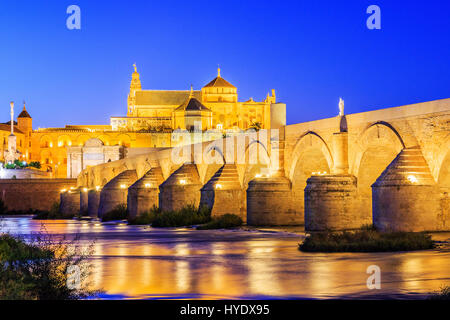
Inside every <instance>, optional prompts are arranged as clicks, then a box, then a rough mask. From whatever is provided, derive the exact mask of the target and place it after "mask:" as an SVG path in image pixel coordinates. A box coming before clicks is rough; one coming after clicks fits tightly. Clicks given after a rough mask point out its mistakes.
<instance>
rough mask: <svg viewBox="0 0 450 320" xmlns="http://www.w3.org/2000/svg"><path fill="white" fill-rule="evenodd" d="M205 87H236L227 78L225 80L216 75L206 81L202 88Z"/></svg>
mask: <svg viewBox="0 0 450 320" xmlns="http://www.w3.org/2000/svg"><path fill="white" fill-rule="evenodd" d="M207 87H227V88H236V87H235V86H233V85H232V84H231V83H229V82H228V81H227V80H225V79H224V78H222V77H216V78H214V79H213V80H212V81H211V82H210V83H208V84H207V85H206V86H204V87H203V88H207Z"/></svg>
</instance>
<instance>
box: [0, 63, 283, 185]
mask: <svg viewBox="0 0 450 320" xmlns="http://www.w3.org/2000/svg"><path fill="white" fill-rule="evenodd" d="M275 102H276V98H275V90H272V91H271V94H269V93H268V94H267V97H266V98H265V99H264V100H263V101H260V102H256V101H254V100H253V99H252V98H250V99H249V100H247V101H245V102H239V101H238V93H237V88H236V87H235V86H234V85H232V84H231V83H229V82H228V81H226V80H225V79H224V78H222V77H221V75H220V69H218V72H217V77H215V78H214V79H213V80H212V81H210V82H209V83H208V84H206V85H205V86H204V87H203V88H202V89H201V90H193V89H192V88H191V89H190V90H142V86H141V80H140V75H139V73H138V72H137V68H136V65H134V72H133V73H132V76H131V84H130V92H129V94H128V100H127V115H126V116H122V117H121V116H114V117H111V121H110V125H66V126H65V127H64V128H45V129H42V128H40V129H37V130H33V128H32V118H31V116H30V114H29V113H28V111H27V110H26V108H25V105H24V107H23V111H22V112H21V113H20V114H19V116H18V118H17V126H16V127H15V134H16V136H17V150H18V151H19V152H20V153H21V160H24V161H40V162H41V164H42V170H45V171H49V172H52V175H53V176H54V177H66V176H67V177H77V176H78V174H79V172H80V171H81V170H82V169H84V168H86V167H87V166H91V165H97V164H100V163H106V162H109V161H114V160H118V159H121V158H124V157H127V156H129V155H134V154H138V153H144V152H149V151H151V148H165V147H171V146H174V145H175V144H174V143H176V142H173V141H172V132H173V131H174V130H176V129H180V130H188V131H194V130H201V131H202V132H205V131H206V130H208V133H204V134H203V136H202V137H203V138H202V139H203V140H204V141H208V140H213V139H218V138H221V137H222V135H223V134H224V133H226V132H227V133H232V132H240V131H242V130H245V129H248V128H249V127H252V126H257V127H259V128H263V129H270V106H271V104H273V103H275ZM195 126H197V127H195ZM9 130H10V126H9V125H7V124H0V139H1V140H0V141H1V142H2V146H1V148H2V150H1V151H2V152H1V154H2V155H3V154H4V152H3V151H4V150H7V149H8V145H7V144H8V135H9V133H10V131H9ZM181 143H182V142H181ZM3 160H4V159H3Z"/></svg>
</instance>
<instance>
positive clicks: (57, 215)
mask: <svg viewBox="0 0 450 320" xmlns="http://www.w3.org/2000/svg"><path fill="white" fill-rule="evenodd" d="M74 216H75V215H74V214H64V215H63V214H62V213H61V212H59V201H56V202H53V204H52V206H51V208H50V211H38V212H36V213H35V216H34V217H33V219H35V220H63V219H72V218H73V217H74Z"/></svg>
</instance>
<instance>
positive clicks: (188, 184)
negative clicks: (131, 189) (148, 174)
mask: <svg viewBox="0 0 450 320" xmlns="http://www.w3.org/2000/svg"><path fill="white" fill-rule="evenodd" d="M201 188H202V184H201V182H200V177H199V174H198V170H197V166H196V165H195V164H188V163H185V164H183V165H182V166H181V167H180V168H179V169H178V170H176V171H175V172H174V173H172V174H171V175H170V177H169V178H168V179H167V180H166V181H164V182H163V183H162V184H161V185H160V186H159V191H160V192H159V208H160V209H161V210H162V211H173V210H178V209H181V208H183V207H185V206H187V205H193V206H195V207H198V206H199V203H200V189H201Z"/></svg>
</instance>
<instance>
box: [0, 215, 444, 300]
mask: <svg viewBox="0 0 450 320" xmlns="http://www.w3.org/2000/svg"><path fill="white" fill-rule="evenodd" d="M0 224H1V227H2V230H3V231H8V232H10V233H13V234H20V235H23V236H24V237H28V236H29V235H30V234H31V233H33V232H39V231H40V230H41V229H42V226H43V227H44V229H45V230H46V231H47V232H48V233H49V234H51V235H52V236H53V237H55V238H61V237H63V236H66V237H67V238H68V239H71V238H73V237H75V235H77V234H79V235H80V239H81V240H80V243H82V244H84V245H88V244H90V243H91V242H92V241H95V243H94V256H93V257H92V263H93V264H94V268H93V270H94V274H93V275H92V279H91V280H92V283H93V286H95V287H96V288H103V289H104V290H105V293H106V294H105V297H109V298H111V297H117V298H123V297H126V298H154V299H155V298H199V299H201V298H210V299H219V298H236V299H240V298H271V297H284V298H286V297H287V298H330V297H364V296H374V295H379V296H384V297H386V296H388V297H397V296H398V295H404V294H409V295H411V296H414V294H419V295H422V296H423V295H424V294H425V293H428V292H431V291H435V290H438V289H439V288H440V287H441V286H442V285H450V273H449V270H450V252H448V251H439V250H433V251H420V252H410V253H377V254H370V253H361V254H348V253H345V254H322V253H319V254H308V253H301V252H299V251H298V250H297V244H298V242H299V241H300V236H298V235H294V234H289V233H273V232H249V231H193V230H186V229H171V230H167V229H165V230H161V229H151V228H144V227H137V226H127V225H113V224H110V225H105V224H99V223H95V222H86V221H83V222H79V221H72V220H69V221H63V220H60V221H46V222H44V223H43V224H42V222H39V221H33V220H31V219H30V218H27V217H26V218H25V217H22V218H6V219H3V220H2V221H1V222H0ZM439 237H441V238H444V240H445V239H449V237H450V234H448V233H447V234H443V233H440V234H439ZM440 240H443V239H440ZM369 265H378V266H379V267H380V268H381V271H382V276H381V280H382V289H381V290H376V291H370V290H368V289H367V287H366V280H367V277H368V276H369V275H368V274H366V269H367V267H368V266H369Z"/></svg>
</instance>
